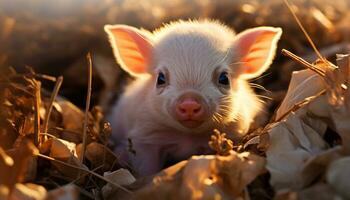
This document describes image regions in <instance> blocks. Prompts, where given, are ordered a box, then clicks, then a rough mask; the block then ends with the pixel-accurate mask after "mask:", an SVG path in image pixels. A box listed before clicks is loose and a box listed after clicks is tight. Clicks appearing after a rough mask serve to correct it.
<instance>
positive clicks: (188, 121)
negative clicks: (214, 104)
mask: <svg viewBox="0 0 350 200" xmlns="http://www.w3.org/2000/svg"><path fill="white" fill-rule="evenodd" d="M179 122H180V123H181V124H182V125H183V126H185V127H187V128H197V127H199V126H200V125H201V124H203V121H201V120H193V119H186V120H181V121H179Z"/></svg>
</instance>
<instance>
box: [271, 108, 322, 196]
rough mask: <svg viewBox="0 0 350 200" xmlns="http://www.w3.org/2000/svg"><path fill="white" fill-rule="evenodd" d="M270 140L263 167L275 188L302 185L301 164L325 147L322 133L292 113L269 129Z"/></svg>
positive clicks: (298, 186)
mask: <svg viewBox="0 0 350 200" xmlns="http://www.w3.org/2000/svg"><path fill="white" fill-rule="evenodd" d="M323 131H326V130H325V129H324V130H323ZM269 140H270V144H269V146H268V148H267V151H266V157H267V158H266V159H267V165H266V168H267V169H268V170H269V172H270V173H271V180H270V183H271V185H272V186H274V188H275V189H282V188H300V187H303V184H302V183H303V182H302V177H301V170H302V166H303V165H304V163H305V161H306V160H308V159H309V158H311V157H312V156H314V155H316V154H318V153H319V152H321V151H322V150H324V149H326V147H327V144H326V142H325V141H323V139H322V134H319V133H318V132H316V131H315V130H314V129H313V128H312V126H310V125H308V124H306V123H305V122H304V121H303V120H302V119H300V118H298V116H297V115H296V114H294V113H291V114H290V115H289V116H288V117H287V118H286V119H285V120H284V121H282V122H280V123H278V124H276V125H275V126H274V127H273V128H272V129H271V130H270V131H269Z"/></svg>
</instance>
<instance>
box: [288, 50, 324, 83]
mask: <svg viewBox="0 0 350 200" xmlns="http://www.w3.org/2000/svg"><path fill="white" fill-rule="evenodd" d="M282 54H283V55H285V56H288V57H290V58H292V59H293V60H295V61H297V62H298V63H300V64H302V65H304V66H305V67H307V68H308V69H310V70H312V71H314V72H315V73H317V74H318V75H320V76H321V77H325V75H326V73H325V72H324V71H323V70H321V69H319V68H317V67H315V66H314V65H312V64H310V63H308V62H307V61H306V60H304V59H302V58H301V57H299V56H297V55H295V54H293V53H292V52H290V51H288V50H286V49H282Z"/></svg>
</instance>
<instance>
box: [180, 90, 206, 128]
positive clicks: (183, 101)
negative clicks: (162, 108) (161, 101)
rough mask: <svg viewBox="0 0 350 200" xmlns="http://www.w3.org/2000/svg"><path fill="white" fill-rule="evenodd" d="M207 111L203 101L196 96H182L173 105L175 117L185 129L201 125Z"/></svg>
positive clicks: (190, 94)
mask: <svg viewBox="0 0 350 200" xmlns="http://www.w3.org/2000/svg"><path fill="white" fill-rule="evenodd" d="M206 113H207V109H206V106H205V104H204V101H203V99H202V98H201V97H200V96H199V95H197V94H192V93H189V94H184V95H182V96H181V97H180V98H179V99H178V100H177V102H176V104H175V117H176V119H177V120H178V121H179V122H180V123H181V124H183V125H184V126H186V127H189V128H194V127H197V126H199V125H201V124H202V123H203V121H204V120H205V118H206Z"/></svg>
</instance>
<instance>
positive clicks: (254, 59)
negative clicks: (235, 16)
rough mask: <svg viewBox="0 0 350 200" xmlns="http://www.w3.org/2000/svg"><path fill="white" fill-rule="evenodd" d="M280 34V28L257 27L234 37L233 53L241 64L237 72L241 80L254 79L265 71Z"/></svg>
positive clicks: (271, 58)
mask: <svg viewBox="0 0 350 200" xmlns="http://www.w3.org/2000/svg"><path fill="white" fill-rule="evenodd" d="M281 34H282V29H281V28H273V27H258V28H251V29H248V30H245V31H243V32H241V33H240V34H238V35H237V36H236V40H235V44H234V51H235V52H237V53H238V57H239V62H241V63H242V65H241V67H242V68H241V69H240V70H239V71H240V73H241V75H242V77H243V78H246V79H250V78H255V77H257V76H260V75H261V74H262V73H263V72H264V71H266V69H267V68H268V67H269V66H270V64H271V63H272V60H273V57H274V56H275V52H276V46H277V42H278V40H279V39H280V37H281Z"/></svg>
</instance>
